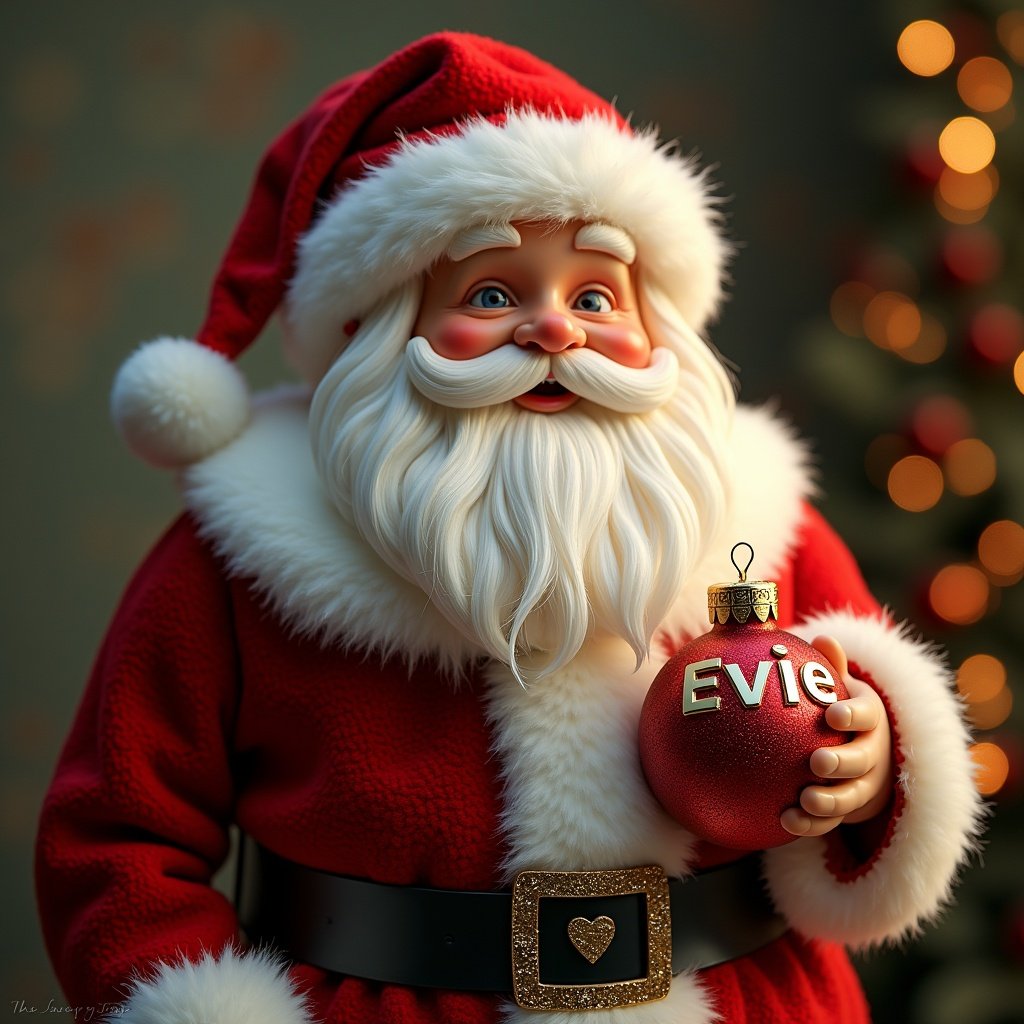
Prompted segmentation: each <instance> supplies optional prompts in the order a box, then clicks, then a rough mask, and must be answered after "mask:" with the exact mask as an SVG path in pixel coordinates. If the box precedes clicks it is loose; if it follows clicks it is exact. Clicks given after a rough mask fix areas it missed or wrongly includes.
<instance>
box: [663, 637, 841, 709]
mask: <svg viewBox="0 0 1024 1024" xmlns="http://www.w3.org/2000/svg"><path fill="white" fill-rule="evenodd" d="M776 648H778V650H776ZM786 653H788V652H787V651H786V649H785V648H784V647H782V645H781V644H777V645H776V646H775V647H773V648H772V654H773V655H775V657H776V658H778V659H779V660H778V661H777V662H773V661H759V662H758V663H757V668H756V669H755V670H754V679H753V682H748V681H747V679H746V677H745V676H744V675H743V672H742V670H741V669H740V667H739V665H737V664H736V663H735V662H733V663H730V664H728V665H723V664H722V659H721V658H707V659H706V660H704V661H694V662H691V663H690V664H689V665H687V666H686V671H685V674H684V676H683V714H684V715H697V714H701V713H702V712H705V711H717V710H718V709H719V708H720V707H721V706H722V698H721V697H720V696H719V695H718V694H713V695H709V696H698V691H701V690H717V689H718V684H719V682H720V678H719V676H718V673H719V672H723V671H724V672H725V675H726V678H727V679H728V680H729V682H730V683H732V687H733V689H734V690H735V691H736V696H737V697H739V699H740V704H742V705H743V707H745V708H759V707H760V706H761V701H762V700H763V699H764V688H765V686H766V685H767V683H768V676H769V674H770V673H771V670H772V666H773V665H777V666H778V672H777V676H778V679H779V683H780V685H781V687H782V703H783V704H784V705H786V706H787V707H793V706H794V705H795V704H799V703H800V690H799V688H798V687H797V681H796V673H795V672H794V671H793V663H792V662H791V661H789V660H783V659H781V655H782V654H786ZM800 685H801V686H803V688H804V691H805V692H806V693H807V696H808V697H810V698H811V700H813V701H816V702H817V703H818V704H822V705H826V704H834V703H835V702H836V700H837V699H838V698H837V697H836V694H835V692H834V691H835V686H836V681H835V679H833V678H832V673H831V672H829V670H828V669H827V668H825V666H824V665H822V664H821V663H820V662H817V661H808V662H805V663H804V664H803V665H801V666H800Z"/></svg>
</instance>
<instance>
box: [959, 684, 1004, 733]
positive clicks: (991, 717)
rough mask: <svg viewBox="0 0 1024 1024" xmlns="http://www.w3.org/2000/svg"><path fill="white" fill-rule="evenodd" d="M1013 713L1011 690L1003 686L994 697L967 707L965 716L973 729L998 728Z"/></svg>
mask: <svg viewBox="0 0 1024 1024" xmlns="http://www.w3.org/2000/svg"><path fill="white" fill-rule="evenodd" d="M1012 713H1013V691H1012V690H1011V689H1010V688H1009V687H1008V686H1004V687H1003V688H1002V689H1001V690H1000V691H999V692H998V693H997V694H996V695H995V696H994V697H991V698H989V699H988V700H983V701H978V702H977V703H973V704H971V705H970V706H969V707H968V708H967V717H968V719H969V720H970V723H971V725H972V726H973V727H974V728H975V729H998V728H999V726H1001V725H1002V724H1003V723H1004V722H1005V721H1006V720H1007V719H1008V718H1009V717H1010V715H1011V714H1012Z"/></svg>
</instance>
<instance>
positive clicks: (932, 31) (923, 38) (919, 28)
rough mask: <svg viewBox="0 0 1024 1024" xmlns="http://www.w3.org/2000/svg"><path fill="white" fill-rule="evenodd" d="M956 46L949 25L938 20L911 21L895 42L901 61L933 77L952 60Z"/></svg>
mask: <svg viewBox="0 0 1024 1024" xmlns="http://www.w3.org/2000/svg"><path fill="white" fill-rule="evenodd" d="M955 52H956V46H955V44H954V43H953V36H952V35H951V34H950V32H949V29H947V28H946V27H945V26H944V25H940V24H939V23H938V22H937V21H928V20H922V21H914V22H911V23H910V24H909V25H908V26H907V27H906V28H905V29H904V30H903V31H902V32H901V33H900V37H899V40H898V41H897V43H896V53H897V55H898V56H899V59H900V63H901V64H902V65H903V66H904V67H905V68H906V69H907V70H908V71H912V72H913V73H914V74H915V75H921V76H922V77H923V78H931V77H932V76H933V75H937V74H939V73H941V72H942V71H945V70H946V68H948V67H949V65H950V64H952V63H953V56H954V54H955Z"/></svg>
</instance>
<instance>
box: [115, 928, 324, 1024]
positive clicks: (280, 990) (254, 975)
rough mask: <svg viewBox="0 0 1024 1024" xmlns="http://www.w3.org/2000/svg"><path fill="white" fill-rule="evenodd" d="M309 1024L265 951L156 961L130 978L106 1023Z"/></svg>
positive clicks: (280, 965)
mask: <svg viewBox="0 0 1024 1024" xmlns="http://www.w3.org/2000/svg"><path fill="white" fill-rule="evenodd" d="M193 1021H194V1022H196V1024H199V1022H202V1024H312V1022H313V1018H312V1017H311V1016H310V1014H309V1012H308V1011H307V1008H306V1001H305V999H304V998H303V997H302V996H301V995H299V993H298V992H296V990H295V988H294V986H293V985H292V982H291V980H290V979H289V977H288V972H287V969H286V967H285V965H284V964H283V963H282V962H281V961H280V959H279V958H277V957H276V956H274V955H273V954H271V953H268V952H266V951H265V950H256V951H253V952H248V953H242V954H238V953H236V952H235V951H234V950H232V949H231V948H230V947H228V948H226V949H225V950H224V951H223V952H222V953H221V955H220V957H219V958H217V959H215V958H214V957H213V955H212V954H210V953H205V954H203V957H202V958H201V959H200V960H198V961H197V962H195V963H192V962H190V961H187V960H179V961H177V962H176V963H165V962H161V963H160V964H158V965H157V967H156V970H155V971H154V972H153V973H152V974H151V975H149V976H148V977H145V978H137V979H136V980H134V981H133V982H132V986H131V991H130V994H129V997H128V1001H127V1002H126V1003H124V1004H123V1006H122V1007H121V1008H120V1009H119V1010H118V1012H117V1014H116V1015H115V1016H112V1017H110V1018H108V1022H107V1024H187V1022H193Z"/></svg>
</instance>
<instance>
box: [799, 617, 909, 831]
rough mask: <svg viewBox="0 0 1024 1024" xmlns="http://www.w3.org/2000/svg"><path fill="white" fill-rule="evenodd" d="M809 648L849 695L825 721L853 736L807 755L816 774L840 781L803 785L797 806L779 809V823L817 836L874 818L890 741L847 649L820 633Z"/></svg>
mask: <svg viewBox="0 0 1024 1024" xmlns="http://www.w3.org/2000/svg"><path fill="white" fill-rule="evenodd" d="M814 646H815V647H816V648H817V649H818V650H819V651H821V653H822V654H824V655H825V657H826V658H827V659H828V660H829V661H830V662H831V663H832V664H833V665H834V666H835V667H836V669H838V671H839V674H840V676H841V677H842V680H843V682H844V683H845V685H846V689H847V692H848V693H849V694H850V696H849V698H848V699H847V700H839V701H836V702H835V704H831V705H830V706H829V707H828V709H827V710H826V711H825V721H826V722H828V724H829V725H830V726H832V728H833V729H837V730H841V731H843V732H852V733H856V736H854V738H853V739H851V740H850V741H849V742H847V743H843V744H842V745H840V746H837V747H821V748H820V749H818V750H815V751H814V753H813V754H811V771H813V772H814V774H815V775H819V776H821V777H822V778H826V779H836V780H842V781H837V782H835V783H834V784H832V785H825V786H808V787H807V788H806V789H804V790H803V791H802V792H801V794H800V806H799V807H789V808H787V809H786V810H785V811H783V813H782V817H781V818H780V819H779V820H780V822H781V824H782V827H783V828H784V829H785V830H786V831H787V832H790V833H792V834H793V835H795V836H820V835H824V834H825V833H826V832H830V831H831V830H832V829H834V828H835V827H836V826H837V825H840V824H843V823H845V824H847V825H854V824H857V823H858V822H861V821H867V820H868V819H869V818H873V817H874V816H875V815H876V814H879V813H880V812H881V811H882V810H884V809H885V807H886V805H887V804H888V802H889V793H890V792H891V790H892V783H893V778H892V739H891V736H890V733H889V719H888V718H887V717H886V714H885V706H884V705H883V704H882V699H881V698H880V697H879V696H878V694H877V693H875V691H874V689H873V688H872V687H870V686H869V685H868V684H867V683H865V682H864V681H863V680H861V679H854V678H853V677H852V676H851V675H850V673H849V670H848V666H847V661H846V653H845V652H844V651H843V649H842V647H840V646H839V642H838V641H837V640H834V639H833V638H832V637H823V636H819V637H817V638H816V639H815V641H814Z"/></svg>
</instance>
